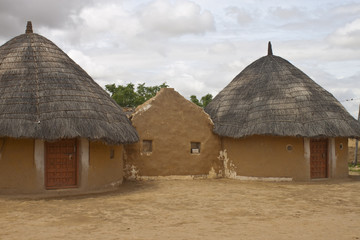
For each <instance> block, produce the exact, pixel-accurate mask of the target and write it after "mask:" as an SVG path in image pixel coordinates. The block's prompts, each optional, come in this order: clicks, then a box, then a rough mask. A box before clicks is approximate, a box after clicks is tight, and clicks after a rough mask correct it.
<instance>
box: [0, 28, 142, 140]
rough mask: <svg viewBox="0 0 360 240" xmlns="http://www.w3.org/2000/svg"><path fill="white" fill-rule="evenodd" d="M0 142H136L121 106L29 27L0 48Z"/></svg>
mask: <svg viewBox="0 0 360 240" xmlns="http://www.w3.org/2000/svg"><path fill="white" fill-rule="evenodd" d="M0 137H13V138H36V139H44V140H55V139H62V138H75V137H84V138H88V139H89V140H101V141H104V142H106V143H111V144H119V143H132V142H136V141H138V135H137V133H136V130H135V129H134V128H133V126H132V125H131V122H130V121H129V120H128V119H127V117H126V115H125V114H124V113H123V111H122V110H121V108H120V106H118V105H117V104H116V103H115V102H114V101H113V100H112V99H111V98H110V96H109V95H108V94H107V93H106V92H105V90H103V89H102V88H101V87H100V86H99V85H98V84H97V83H96V82H95V81H94V80H93V79H92V78H91V77H90V76H89V75H88V74H87V73H86V72H85V71H84V70H83V69H82V68H81V67H80V66H79V65H77V64H76V63H75V62H74V61H73V60H71V59H70V58H69V57H68V56H67V55H66V54H65V53H64V52H63V51H62V50H61V49H60V48H58V47H57V46H56V45H55V44H54V43H52V42H51V41H49V40H48V39H46V38H44V37H42V36H40V35H38V34H35V33H33V32H32V27H31V22H28V26H27V30H26V33H25V34H22V35H20V36H17V37H15V38H13V39H11V40H10V41H8V42H7V43H5V44H4V45H2V46H1V47H0Z"/></svg>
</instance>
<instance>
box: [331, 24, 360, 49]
mask: <svg viewBox="0 0 360 240" xmlns="http://www.w3.org/2000/svg"><path fill="white" fill-rule="evenodd" d="M328 40H329V41H330V43H332V44H334V45H337V46H341V47H345V48H352V49H359V43H360V18H358V19H356V20H354V21H352V22H350V23H348V24H346V25H345V26H343V27H341V28H339V29H337V30H336V31H335V32H334V33H333V34H331V35H330V36H329V38H328Z"/></svg>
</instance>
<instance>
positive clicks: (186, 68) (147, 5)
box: [0, 0, 360, 117]
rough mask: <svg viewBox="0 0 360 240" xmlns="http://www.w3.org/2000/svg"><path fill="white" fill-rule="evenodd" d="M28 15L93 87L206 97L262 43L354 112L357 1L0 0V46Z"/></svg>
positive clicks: (359, 45) (358, 69)
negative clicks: (142, 87) (155, 88)
mask: <svg viewBox="0 0 360 240" xmlns="http://www.w3.org/2000/svg"><path fill="white" fill-rule="evenodd" d="M28 20H31V21H32V23H33V29H34V32H35V33H39V34H41V35H42V36H44V37H46V38H48V39H50V40H51V41H53V42H54V43H55V44H56V45H57V46H59V47H60V48H61V49H63V50H64V52H66V53H67V54H68V55H69V56H70V57H71V58H72V59H73V60H74V61H75V62H77V63H78V64H79V65H80V66H81V67H82V68H83V69H84V70H85V71H87V72H88V73H89V74H90V75H91V76H92V77H93V79H94V80H95V81H96V82H97V83H98V84H99V85H100V86H102V87H104V86H105V85H106V84H111V83H116V84H127V83H130V82H131V83H134V84H136V85H137V84H138V83H144V82H145V83H146V85H148V86H150V85H158V84H161V83H163V82H166V83H167V84H168V85H170V87H173V88H175V90H177V91H178V92H180V93H181V94H182V95H183V96H184V97H185V98H189V97H190V95H192V94H194V95H197V96H198V97H201V96H203V95H205V94H207V93H211V94H213V95H214V96H215V95H216V94H217V93H218V92H219V91H220V90H222V89H223V88H224V87H225V86H226V85H227V84H228V83H229V82H230V81H231V80H232V79H233V78H234V77H235V76H236V75H237V74H238V73H239V72H241V71H242V70H243V69H244V68H245V67H246V66H247V65H249V64H250V63H252V62H253V61H255V60H257V59H258V58H260V57H262V56H265V55H266V54H267V43H268V41H271V42H272V45H273V52H274V55H277V56H280V57H282V58H285V59H287V60H288V61H290V62H291V63H292V64H294V65H295V66H296V67H298V68H300V69H301V70H302V71H303V72H305V73H306V74H307V75H309V76H310V77H311V78H312V79H313V80H314V81H315V82H317V83H318V84H320V85H321V86H323V87H324V88H325V89H326V90H328V91H329V92H331V93H332V94H333V95H334V96H335V97H336V98H337V99H338V100H339V101H341V102H342V104H343V105H344V106H345V107H346V108H347V109H348V111H349V112H350V113H351V114H352V115H353V116H355V117H357V114H358V106H359V103H360V84H359V83H360V0H357V1H354V0H352V1H350V0H341V1H339V0H328V1H325V0H317V1H314V0H300V1H292V0H275V1H269V0H263V1H261V0H259V1H255V0H222V1H219V0H101V1H100V0H98V1H96V0H61V1H59V0H31V1H29V0H0V45H2V44H4V43H5V42H6V41H8V40H10V39H11V38H13V37H15V36H17V35H20V34H22V33H24V31H25V26H26V21H28ZM347 99H355V100H353V101H345V100H347Z"/></svg>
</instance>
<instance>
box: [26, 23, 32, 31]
mask: <svg viewBox="0 0 360 240" xmlns="http://www.w3.org/2000/svg"><path fill="white" fill-rule="evenodd" d="M25 33H33V30H32V23H31V21H28V22H27V24H26V31H25Z"/></svg>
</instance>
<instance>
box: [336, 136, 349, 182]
mask: <svg viewBox="0 0 360 240" xmlns="http://www.w3.org/2000/svg"><path fill="white" fill-rule="evenodd" d="M340 145H342V149H341V147H340ZM335 155H336V170H335V173H334V174H333V178H346V177H348V176H349V168H348V139H347V138H336V139H335Z"/></svg>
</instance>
